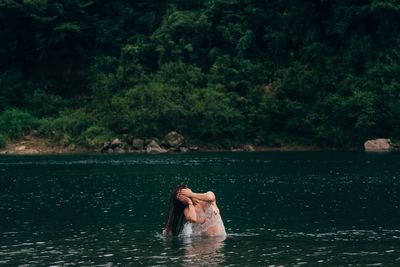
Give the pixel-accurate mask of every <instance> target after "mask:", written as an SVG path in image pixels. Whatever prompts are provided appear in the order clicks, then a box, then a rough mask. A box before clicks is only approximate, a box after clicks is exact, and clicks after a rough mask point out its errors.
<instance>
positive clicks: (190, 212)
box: [176, 193, 205, 223]
mask: <svg viewBox="0 0 400 267" xmlns="http://www.w3.org/2000/svg"><path fill="white" fill-rule="evenodd" d="M176 198H177V199H178V200H179V201H180V202H181V203H183V204H185V205H186V207H185V209H184V211H183V215H185V219H186V220H187V221H188V222H192V223H204V222H205V219H200V218H198V217H197V213H196V209H195V208H194V206H193V201H192V199H190V198H189V197H187V196H185V195H183V194H181V193H180V194H178V195H177V196H176Z"/></svg>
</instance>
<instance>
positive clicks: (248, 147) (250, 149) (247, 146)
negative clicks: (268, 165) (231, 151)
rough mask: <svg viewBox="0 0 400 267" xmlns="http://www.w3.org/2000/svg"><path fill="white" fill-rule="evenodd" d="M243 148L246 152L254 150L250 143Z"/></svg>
mask: <svg viewBox="0 0 400 267" xmlns="http://www.w3.org/2000/svg"><path fill="white" fill-rule="evenodd" d="M243 150H244V151H246V152H253V151H255V149H254V147H253V146H252V145H244V146H243Z"/></svg>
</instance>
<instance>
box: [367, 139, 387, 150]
mask: <svg viewBox="0 0 400 267" xmlns="http://www.w3.org/2000/svg"><path fill="white" fill-rule="evenodd" d="M391 148H392V146H391V141H390V139H386V138H378V139H373V140H368V141H366V142H365V143H364V149H365V151H367V152H385V151H390V150H391Z"/></svg>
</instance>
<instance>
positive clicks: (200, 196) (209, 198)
mask: <svg viewBox="0 0 400 267" xmlns="http://www.w3.org/2000/svg"><path fill="white" fill-rule="evenodd" d="M179 193H180V194H182V195H183V196H186V197H188V198H191V199H197V200H201V201H206V202H215V194H214V193H213V192H211V191H208V192H206V193H194V192H192V190H190V189H186V188H185V189H181V190H180V192H179Z"/></svg>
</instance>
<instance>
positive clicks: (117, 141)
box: [110, 138, 122, 149]
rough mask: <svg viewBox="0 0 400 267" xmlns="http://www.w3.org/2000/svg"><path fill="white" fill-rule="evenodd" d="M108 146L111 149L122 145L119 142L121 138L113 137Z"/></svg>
mask: <svg viewBox="0 0 400 267" xmlns="http://www.w3.org/2000/svg"><path fill="white" fill-rule="evenodd" d="M110 147H111V148H112V149H115V148H117V147H122V142H121V140H119V139H118V138H115V139H114V140H112V141H111V143H110Z"/></svg>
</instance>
